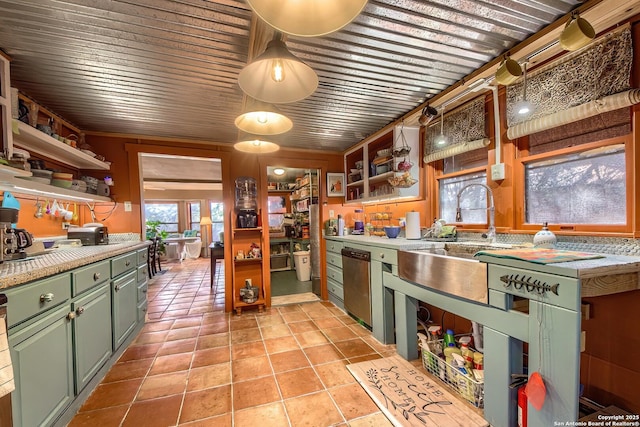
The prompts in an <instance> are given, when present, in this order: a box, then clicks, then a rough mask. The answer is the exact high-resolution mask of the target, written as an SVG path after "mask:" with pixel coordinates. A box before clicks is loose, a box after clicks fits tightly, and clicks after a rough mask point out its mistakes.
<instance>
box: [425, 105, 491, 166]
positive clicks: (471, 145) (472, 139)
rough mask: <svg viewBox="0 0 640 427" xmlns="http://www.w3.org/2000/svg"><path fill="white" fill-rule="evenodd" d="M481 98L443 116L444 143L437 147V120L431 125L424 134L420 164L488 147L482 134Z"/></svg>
mask: <svg viewBox="0 0 640 427" xmlns="http://www.w3.org/2000/svg"><path fill="white" fill-rule="evenodd" d="M485 117H486V113H485V108H484V96H479V97H477V98H475V99H474V100H471V101H469V102H468V103H467V104H465V105H463V106H462V107H460V108H458V109H457V110H455V111H453V112H452V113H450V114H445V116H444V135H445V137H446V138H447V143H446V144H444V145H438V144H436V143H435V141H436V138H437V137H438V136H439V135H440V127H441V122H440V120H437V121H435V123H433V124H432V125H431V126H429V127H428V128H427V131H426V132H425V144H424V162H425V163H430V162H434V161H436V160H440V159H444V158H447V157H451V156H454V155H456V154H461V153H465V152H467V151H471V150H476V149H478V148H481V147H486V146H487V145H489V139H488V138H487V135H486V131H485Z"/></svg>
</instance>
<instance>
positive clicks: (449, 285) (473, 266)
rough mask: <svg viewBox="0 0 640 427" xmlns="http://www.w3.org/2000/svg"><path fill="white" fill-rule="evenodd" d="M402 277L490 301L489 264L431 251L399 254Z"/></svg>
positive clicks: (456, 294)
mask: <svg viewBox="0 0 640 427" xmlns="http://www.w3.org/2000/svg"><path fill="white" fill-rule="evenodd" d="M398 275H399V276H400V278H401V279H405V280H408V281H411V282H414V283H417V284H419V285H422V286H425V287H427V288H432V289H437V290H439V291H441V292H444V293H448V294H452V295H455V296H459V297H462V298H466V299H469V300H472V301H478V302H481V303H485V304H486V303H487V302H488V290H487V265H486V264H484V263H481V262H480V261H478V260H475V259H469V258H468V257H465V258H461V257H457V256H450V255H439V254H437V253H432V252H430V251H420V250H416V251H399V253H398Z"/></svg>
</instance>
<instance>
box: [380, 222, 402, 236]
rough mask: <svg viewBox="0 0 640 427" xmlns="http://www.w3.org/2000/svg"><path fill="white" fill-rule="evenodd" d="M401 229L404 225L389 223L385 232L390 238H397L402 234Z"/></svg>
mask: <svg viewBox="0 0 640 427" xmlns="http://www.w3.org/2000/svg"><path fill="white" fill-rule="evenodd" d="M400 230H402V227H400V226H398V225H387V226H385V227H384V234H386V235H387V237H388V238H390V239H395V238H396V237H398V234H400Z"/></svg>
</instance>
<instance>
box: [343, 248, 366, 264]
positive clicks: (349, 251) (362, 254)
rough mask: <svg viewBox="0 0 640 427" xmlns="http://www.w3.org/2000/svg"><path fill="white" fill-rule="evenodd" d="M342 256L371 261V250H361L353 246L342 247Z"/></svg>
mask: <svg viewBox="0 0 640 427" xmlns="http://www.w3.org/2000/svg"><path fill="white" fill-rule="evenodd" d="M342 256H343V257H347V258H353V259H357V260H360V261H367V262H369V261H371V252H367V251H363V250H361V249H355V248H343V249H342Z"/></svg>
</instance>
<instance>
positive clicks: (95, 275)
mask: <svg viewBox="0 0 640 427" xmlns="http://www.w3.org/2000/svg"><path fill="white" fill-rule="evenodd" d="M97 280H100V273H93V281H94V282H95V281H97Z"/></svg>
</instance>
